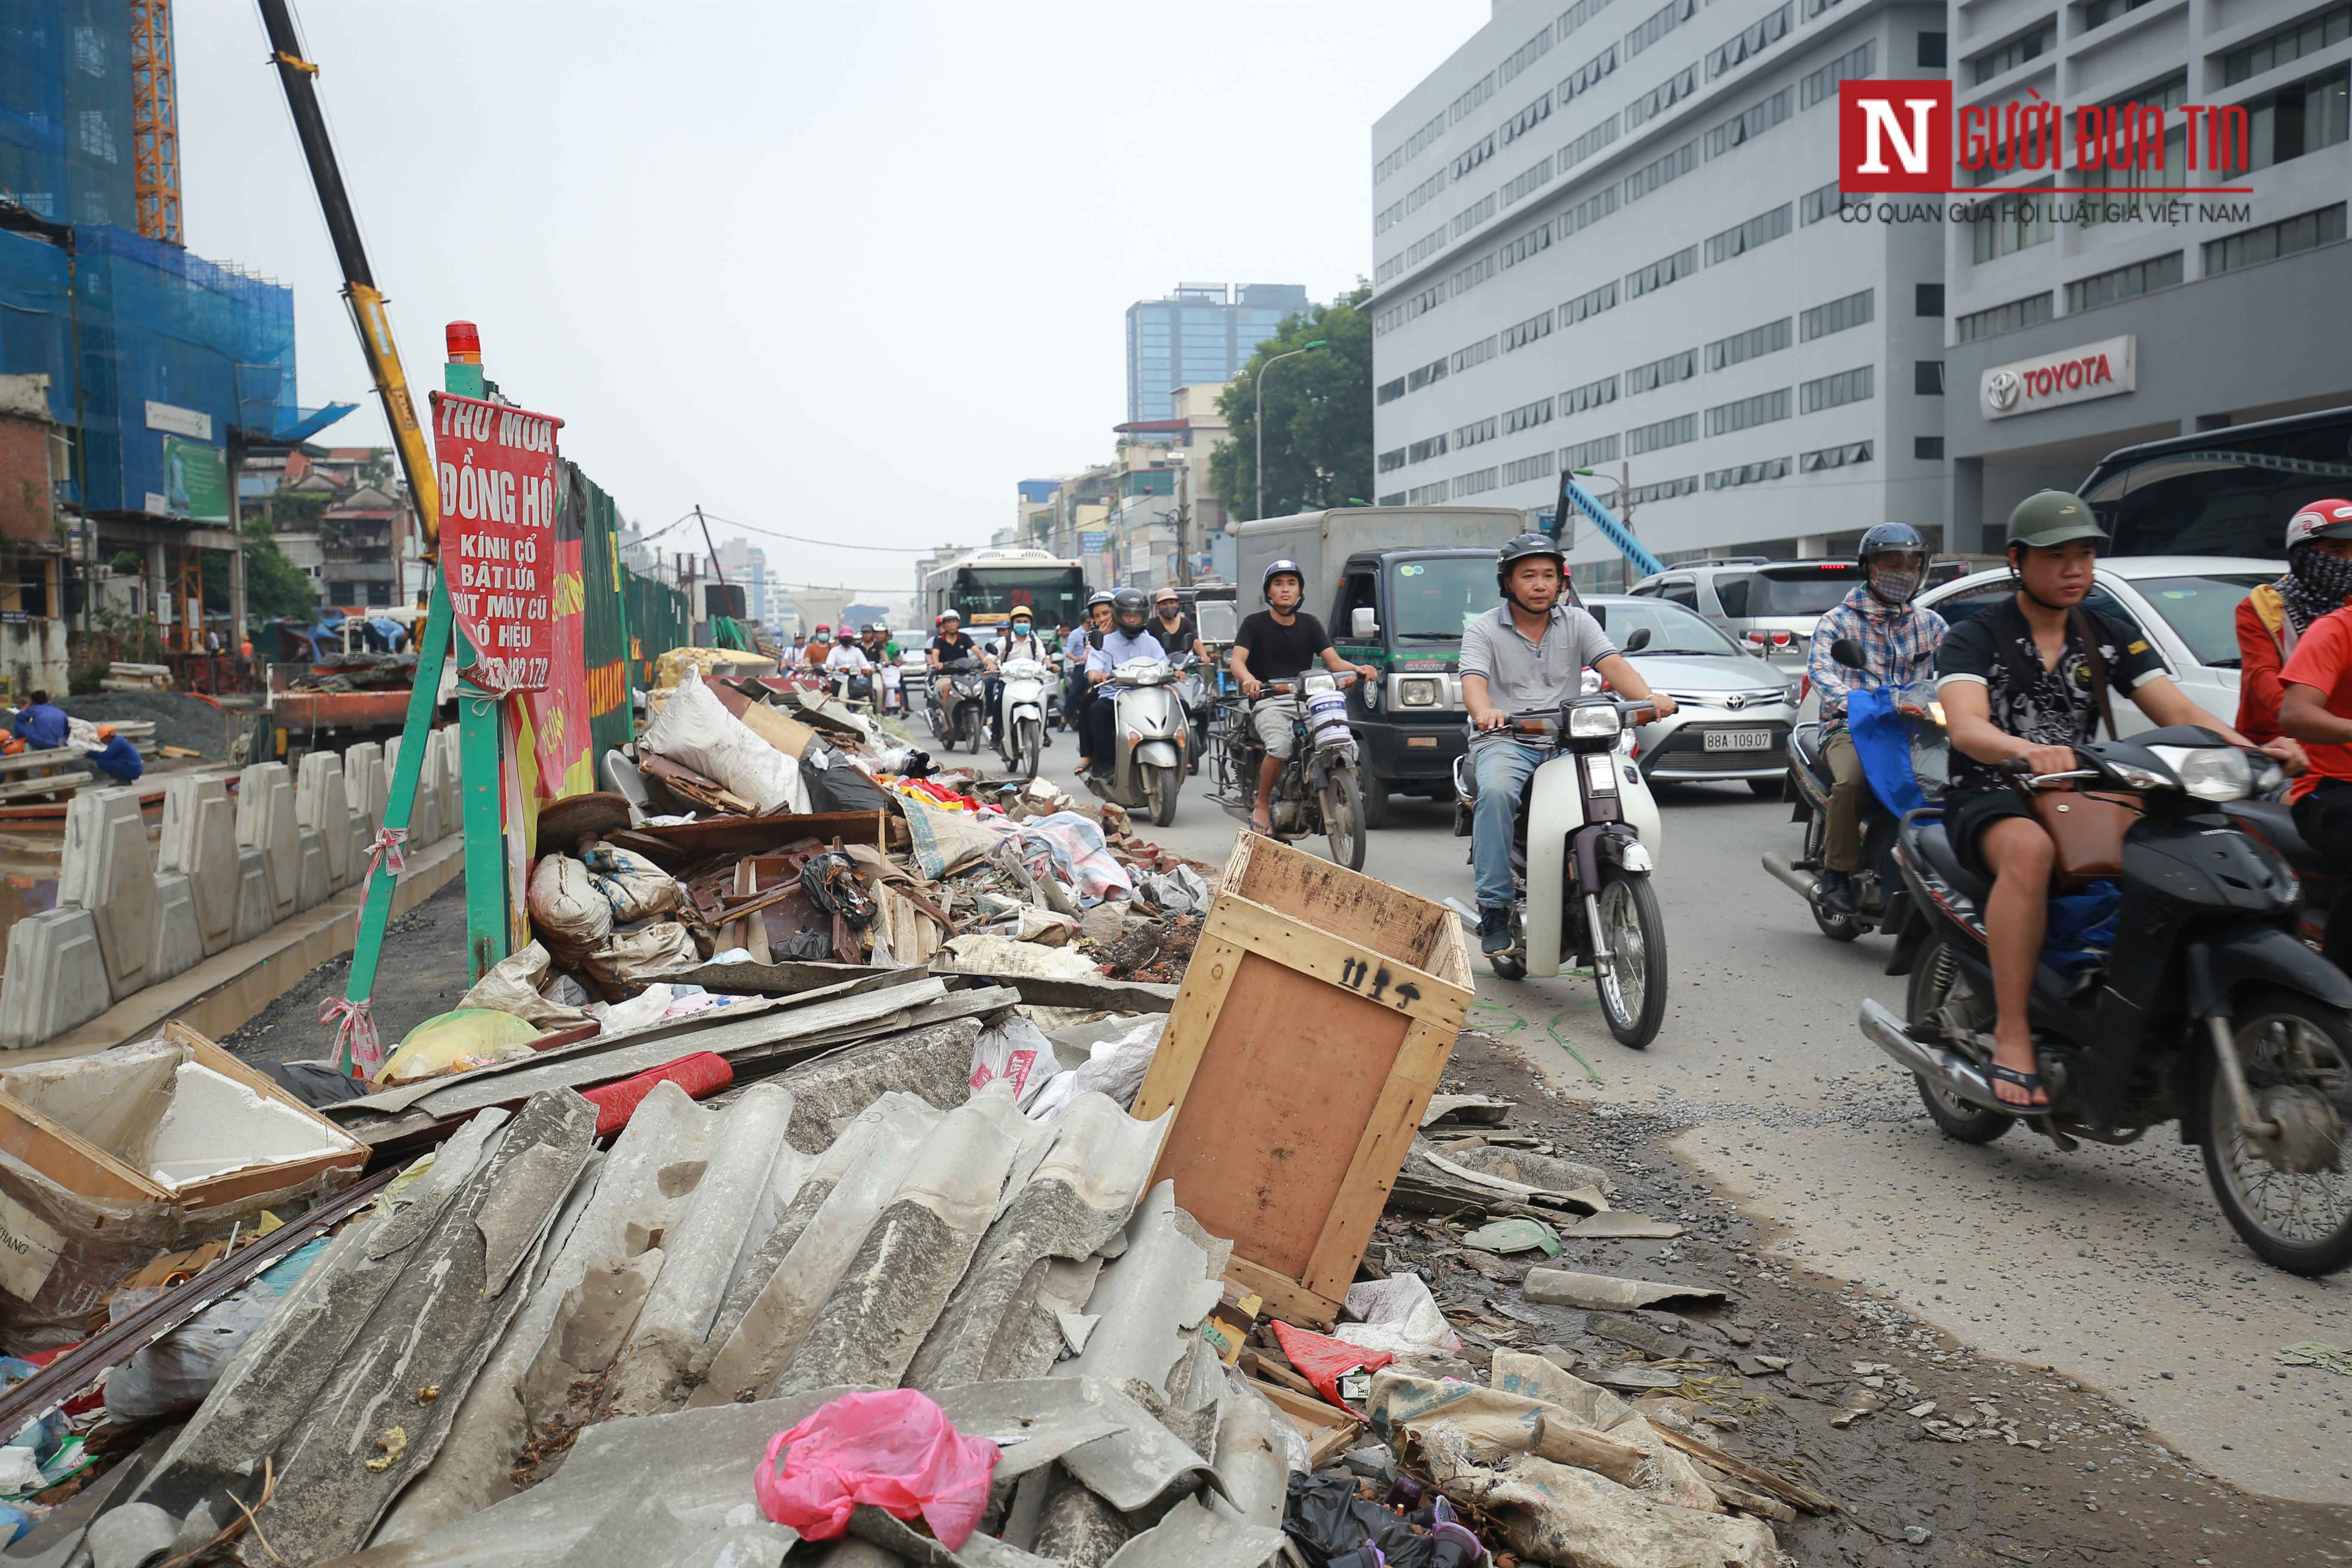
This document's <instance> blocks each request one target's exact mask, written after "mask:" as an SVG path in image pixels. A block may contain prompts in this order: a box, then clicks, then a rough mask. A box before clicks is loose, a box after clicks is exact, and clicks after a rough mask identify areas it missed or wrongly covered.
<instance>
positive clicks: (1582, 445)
mask: <svg viewBox="0 0 2352 1568" xmlns="http://www.w3.org/2000/svg"><path fill="white" fill-rule="evenodd" d="M1616 460H1617V437H1614V436H1596V437H1593V438H1592V439H1591V440H1590V441H1579V442H1578V443H1577V444H1576V445H1575V446H1573V447H1561V448H1560V449H1559V466H1560V468H1562V469H1564V470H1565V471H1567V472H1569V473H1574V472H1575V471H1576V470H1577V469H1579V468H1596V467H1598V466H1599V465H1601V464H1602V463H1613V462H1615V461H1616Z"/></svg>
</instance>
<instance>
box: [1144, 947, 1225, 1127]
mask: <svg viewBox="0 0 2352 1568" xmlns="http://www.w3.org/2000/svg"><path fill="white" fill-rule="evenodd" d="M1242 957H1243V951H1242V949H1241V948H1239V947H1237V946H1235V945H1234V943H1232V942H1227V941H1225V940H1224V939H1223V938H1222V937H1216V936H1212V935H1210V934H1208V932H1207V931H1205V930H1203V931H1202V936H1201V940H1200V942H1198V943H1197V944H1195V945H1194V947H1193V949H1192V962H1191V963H1189V964H1187V965H1186V966H1185V969H1184V984H1183V986H1182V987H1181V989H1180V990H1179V991H1178V992H1177V993H1176V1002H1175V1005H1173V1006H1172V1007H1171V1008H1170V1009H1169V1011H1168V1026H1167V1027H1166V1028H1165V1029H1163V1030H1162V1031H1161V1032H1160V1049H1159V1050H1158V1051H1156V1052H1155V1053H1153V1055H1152V1058H1151V1066H1150V1069H1149V1070H1147V1071H1146V1072H1145V1073H1144V1075H1143V1082H1142V1084H1141V1086H1140V1087H1139V1088H1138V1089H1136V1091H1135V1103H1134V1105H1133V1107H1132V1108H1130V1110H1129V1115H1131V1116H1133V1117H1134V1118H1135V1119H1136V1120H1137V1121H1158V1120H1159V1119H1160V1112H1161V1111H1164V1110H1168V1109H1169V1108H1170V1107H1171V1106H1174V1105H1181V1104H1182V1103H1183V1102H1184V1096H1185V1094H1186V1093H1187V1092H1188V1091H1189V1090H1190V1089H1192V1077H1193V1075H1194V1074H1195V1073H1196V1072H1198V1071H1199V1070H1200V1067H1201V1053H1202V1051H1203V1050H1204V1049H1206V1048H1207V1047H1208V1044H1209V1034H1210V1031H1211V1030H1212V1029H1213V1028H1215V1027H1216V1023H1217V1010H1218V1009H1219V1008H1220V1007H1222V1006H1223V1005H1224V1000H1225V990H1226V988H1227V987H1228V986H1230V985H1231V984H1233V980H1234V973H1235V971H1237V970H1238V969H1239V968H1240V967H1241V961H1242Z"/></svg>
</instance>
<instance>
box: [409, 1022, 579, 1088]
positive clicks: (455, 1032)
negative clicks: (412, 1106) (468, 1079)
mask: <svg viewBox="0 0 2352 1568" xmlns="http://www.w3.org/2000/svg"><path fill="white" fill-rule="evenodd" d="M540 1034H541V1029H540V1027H539V1026H538V1025H536V1024H531V1023H527V1022H525V1021H524V1020H523V1019H520V1018H518V1017H516V1016H514V1015H513V1014H512V1013H500V1012H498V1011H496V1010H495V1009H493V1008H488V1007H458V1008H454V1009H452V1010H451V1011H449V1012H446V1013H437V1014H436V1015H434V1016H432V1017H430V1018H427V1019H425V1022H423V1023H422V1024H419V1025H417V1026H416V1027H415V1028H413V1029H411V1030H409V1031H408V1036H407V1037H406V1038H405V1039H404V1040H402V1041H401V1042H400V1048H399V1049H398V1050H396V1051H394V1052H393V1053H392V1059H391V1060H389V1061H387V1062H385V1063H384V1064H383V1068H382V1070H380V1071H379V1072H378V1073H377V1074H376V1078H375V1080H376V1082H378V1083H380V1084H392V1083H407V1082H410V1081H411V1080H413V1079H420V1078H434V1077H436V1076H438V1075H439V1074H442V1073H445V1072H465V1071H467V1070H468V1069H470V1068H484V1067H489V1066H491V1065H492V1064H494V1063H497V1062H504V1061H512V1060H513V1059H514V1058H517V1057H527V1056H529V1055H530V1042H531V1041H533V1040H535V1039H537V1038H539V1037H540Z"/></svg>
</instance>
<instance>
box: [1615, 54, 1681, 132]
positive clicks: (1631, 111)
mask: <svg viewBox="0 0 2352 1568" xmlns="http://www.w3.org/2000/svg"><path fill="white" fill-rule="evenodd" d="M1697 92H1698V67H1696V66H1685V68H1683V69H1681V70H1679V71H1676V72H1675V74H1674V75H1672V76H1670V77H1668V78H1667V79H1665V80H1664V81H1662V82H1660V83H1659V84H1658V85H1657V86H1655V87H1654V88H1652V89H1650V90H1649V91H1647V92H1645V93H1643V95H1642V96H1641V97H1639V98H1637V99H1635V100H1633V102H1631V103H1629V104H1627V105H1626V106H1625V129H1626V130H1628V131H1631V130H1633V129H1634V128H1635V127H1637V126H1639V125H1641V124H1643V122H1644V121H1650V120H1654V119H1655V118H1657V117H1658V116H1659V115H1661V114H1664V112H1665V111H1666V110H1669V109H1672V108H1673V107H1674V106H1675V104H1677V103H1680V102H1681V101H1682V100H1684V99H1685V98H1690V97H1693V96H1695V95H1696V93H1697Z"/></svg>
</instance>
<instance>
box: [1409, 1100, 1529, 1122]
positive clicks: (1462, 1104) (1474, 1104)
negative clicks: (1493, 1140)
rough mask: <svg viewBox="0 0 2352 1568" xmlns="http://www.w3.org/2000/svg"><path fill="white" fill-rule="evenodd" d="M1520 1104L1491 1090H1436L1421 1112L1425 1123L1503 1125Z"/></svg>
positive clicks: (1422, 1120)
mask: <svg viewBox="0 0 2352 1568" xmlns="http://www.w3.org/2000/svg"><path fill="white" fill-rule="evenodd" d="M1517 1109H1518V1107H1517V1105H1516V1104H1514V1103H1513V1102H1512V1101H1510V1100H1497V1099H1496V1098H1495V1097H1494V1096H1493V1095H1491V1094H1433V1095H1431V1096H1430V1097H1429V1104H1428V1105H1427V1106H1426V1107H1424V1108H1423V1110H1422V1113H1421V1124H1422V1125H1423V1127H1437V1126H1446V1127H1499V1126H1501V1125H1502V1124H1503V1123H1504V1122H1506V1121H1509V1120H1510V1118H1511V1112H1512V1111H1514V1110H1517Z"/></svg>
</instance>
